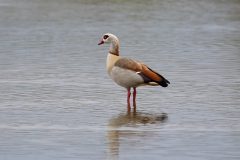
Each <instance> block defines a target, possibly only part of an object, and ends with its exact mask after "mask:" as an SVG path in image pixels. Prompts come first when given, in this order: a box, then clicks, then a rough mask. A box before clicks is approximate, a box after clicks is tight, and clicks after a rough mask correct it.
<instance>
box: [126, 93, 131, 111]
mask: <svg viewBox="0 0 240 160" xmlns="http://www.w3.org/2000/svg"><path fill="white" fill-rule="evenodd" d="M127 92H128V93H127V104H128V110H131V104H130V97H131V88H128V89H127Z"/></svg>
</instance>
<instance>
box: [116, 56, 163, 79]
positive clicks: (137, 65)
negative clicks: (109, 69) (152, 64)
mask: <svg viewBox="0 0 240 160" xmlns="http://www.w3.org/2000/svg"><path fill="white" fill-rule="evenodd" d="M115 66H117V67H121V68H125V69H129V70H132V71H135V72H140V73H141V74H143V75H144V76H146V77H147V78H149V79H151V80H152V81H154V82H160V81H162V80H163V77H162V76H161V75H159V74H158V73H156V72H155V71H153V70H151V69H150V68H148V67H147V66H146V65H145V64H143V63H141V62H138V61H134V60H132V59H129V58H121V59H119V60H118V61H117V62H116V63H115Z"/></svg>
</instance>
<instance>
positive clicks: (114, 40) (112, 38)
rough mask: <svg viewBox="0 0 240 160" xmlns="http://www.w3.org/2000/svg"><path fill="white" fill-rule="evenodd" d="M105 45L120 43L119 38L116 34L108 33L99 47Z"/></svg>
mask: <svg viewBox="0 0 240 160" xmlns="http://www.w3.org/2000/svg"><path fill="white" fill-rule="evenodd" d="M104 43H118V38H117V37H116V36H115V35H114V34H111V33H106V34H104V35H103V36H102V38H101V40H100V42H99V43H98V45H101V44H104Z"/></svg>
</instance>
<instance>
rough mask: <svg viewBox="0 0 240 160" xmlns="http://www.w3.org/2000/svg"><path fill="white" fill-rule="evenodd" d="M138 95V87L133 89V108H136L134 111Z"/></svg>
mask: <svg viewBox="0 0 240 160" xmlns="http://www.w3.org/2000/svg"><path fill="white" fill-rule="evenodd" d="M136 95H137V90H136V87H134V88H133V107H134V110H136V107H137V105H136Z"/></svg>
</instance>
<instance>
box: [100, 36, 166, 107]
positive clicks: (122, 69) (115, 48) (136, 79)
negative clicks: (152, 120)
mask: <svg viewBox="0 0 240 160" xmlns="http://www.w3.org/2000/svg"><path fill="white" fill-rule="evenodd" d="M104 43H110V48H109V52H108V56H107V66H106V67H107V72H108V74H109V76H110V77H111V78H112V79H113V81H115V82H116V83H117V84H118V85H120V86H122V87H124V88H126V89H127V104H128V110H131V105H130V97H131V88H133V106H134V109H135V110H136V94H137V90H136V88H137V87H139V86H144V85H150V86H162V87H167V86H168V84H170V82H169V81H168V80H167V79H166V78H164V77H163V76H162V75H160V74H159V73H157V72H156V71H154V70H152V69H151V68H149V67H148V66H147V65H145V64H144V63H141V62H139V61H136V60H132V59H129V58H124V57H120V56H119V40H118V38H117V37H116V36H115V35H113V34H111V33H106V34H104V35H103V37H102V38H101V40H100V42H99V43H98V45H101V44H104Z"/></svg>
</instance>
